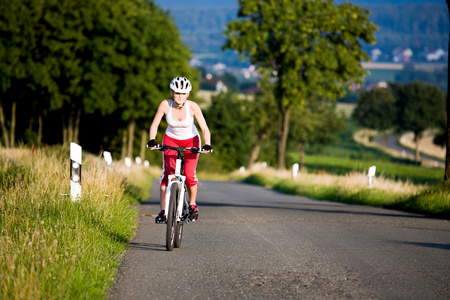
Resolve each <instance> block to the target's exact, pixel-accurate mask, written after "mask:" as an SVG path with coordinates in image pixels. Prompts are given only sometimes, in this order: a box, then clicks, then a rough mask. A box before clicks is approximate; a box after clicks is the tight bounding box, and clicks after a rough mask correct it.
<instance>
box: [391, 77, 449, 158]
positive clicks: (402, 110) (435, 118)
mask: <svg viewBox="0 0 450 300" xmlns="http://www.w3.org/2000/svg"><path fill="white" fill-rule="evenodd" d="M392 86H393V88H394V94H395V95H396V98H397V99H396V103H397V107H398V112H399V114H398V119H397V130H398V131H400V132H402V131H412V132H413V133H414V140H415V142H416V150H415V159H416V161H420V151H419V145H420V141H421V139H422V136H423V133H424V131H425V130H427V129H432V128H437V127H439V124H440V123H441V122H442V121H443V120H445V100H444V94H443V93H442V92H441V91H440V90H439V88H438V87H436V86H435V85H430V84H427V83H423V82H419V81H413V82H411V83H408V84H405V85H401V84H395V85H392Z"/></svg>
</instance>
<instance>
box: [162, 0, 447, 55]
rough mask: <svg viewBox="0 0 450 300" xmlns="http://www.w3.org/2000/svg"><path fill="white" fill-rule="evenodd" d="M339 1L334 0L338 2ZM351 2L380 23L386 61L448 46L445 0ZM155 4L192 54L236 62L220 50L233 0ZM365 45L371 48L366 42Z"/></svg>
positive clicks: (233, 12) (234, 14)
mask: <svg viewBox="0 0 450 300" xmlns="http://www.w3.org/2000/svg"><path fill="white" fill-rule="evenodd" d="M342 2H343V1H336V3H337V4H339V3H342ZM350 2H353V3H355V4H357V5H360V6H362V7H365V8H367V9H368V10H370V11H371V15H370V19H371V21H372V22H374V23H375V24H377V25H378V26H379V31H378V32H377V33H376V38H377V44H376V45H375V47H377V48H379V49H381V50H382V52H383V53H384V54H385V55H384V56H382V59H385V60H386V61H389V60H391V59H392V58H391V55H392V51H393V50H394V49H395V48H399V47H410V48H411V49H412V50H413V52H414V54H415V57H414V58H415V59H419V56H420V53H421V52H424V51H425V49H427V48H428V49H436V48H443V49H447V48H448V43H449V17H448V10H447V4H446V2H445V1H444V0H427V1H424V0H412V1H407V0H390V1H387V0H381V1H376V2H375V1H367V0H353V1H350ZM155 3H156V4H158V5H160V6H161V7H162V8H163V9H166V10H169V12H170V14H171V16H173V17H174V20H175V22H176V24H177V26H178V28H179V30H180V33H181V36H182V38H183V40H184V42H185V43H186V44H187V45H189V46H190V48H191V50H192V52H193V53H194V54H198V55H202V56H203V57H215V59H216V60H217V57H220V60H221V61H222V62H225V63H227V64H233V62H236V61H237V59H236V55H233V54H230V53H223V52H222V50H221V47H222V45H223V44H224V42H225V39H224V37H223V31H224V29H225V26H226V24H227V23H228V22H229V21H230V20H234V19H236V17H237V9H238V6H237V1H236V0H215V1H211V0H191V1H184V0H174V1H167V0H157V1H155ZM365 48H366V49H367V50H370V49H371V48H373V47H370V46H369V45H366V46H365ZM423 57H424V56H422V58H423ZM232 61H233V62H232Z"/></svg>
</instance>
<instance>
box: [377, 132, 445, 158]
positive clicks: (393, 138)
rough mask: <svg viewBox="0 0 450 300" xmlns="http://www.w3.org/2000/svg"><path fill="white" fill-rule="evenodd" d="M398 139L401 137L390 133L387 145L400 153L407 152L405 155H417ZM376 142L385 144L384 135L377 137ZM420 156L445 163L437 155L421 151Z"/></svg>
mask: <svg viewBox="0 0 450 300" xmlns="http://www.w3.org/2000/svg"><path fill="white" fill-rule="evenodd" d="M398 139H399V137H398V136H397V135H395V134H388V136H387V143H386V147H387V148H390V149H393V150H395V151H397V152H399V153H405V155H408V156H410V157H415V155H416V154H415V151H414V150H411V149H409V148H406V147H403V146H402V145H400V144H399V142H398ZM375 142H376V143H378V144H379V145H383V137H382V136H377V137H375ZM419 156H420V159H421V160H428V161H431V162H433V163H437V164H440V165H443V163H444V162H443V161H442V160H441V159H437V158H435V157H432V156H430V155H426V154H424V153H420V154H419Z"/></svg>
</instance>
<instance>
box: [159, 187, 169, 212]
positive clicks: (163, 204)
mask: <svg viewBox="0 0 450 300" xmlns="http://www.w3.org/2000/svg"><path fill="white" fill-rule="evenodd" d="M166 188H167V186H166V185H162V184H161V185H160V189H159V202H160V203H161V210H164V209H165V208H166Z"/></svg>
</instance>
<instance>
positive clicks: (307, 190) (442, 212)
mask: <svg viewBox="0 0 450 300" xmlns="http://www.w3.org/2000/svg"><path fill="white" fill-rule="evenodd" d="M240 180H241V181H243V182H246V183H251V184H257V185H261V186H265V187H268V188H272V189H274V190H277V191H280V192H282V193H287V194H292V195H299V196H306V197H310V198H313V199H317V200H327V201H336V202H343V203H349V204H361V205H371V206H377V207H386V208H392V209H397V210H403V211H409V212H414V213H418V214H423V215H428V216H433V217H438V218H444V219H450V186H449V185H448V184H437V185H434V186H428V185H419V184H413V183H411V182H410V181H408V180H406V181H402V180H393V179H390V178H386V177H383V176H378V177H377V178H376V179H375V181H374V182H373V185H372V186H370V187H369V186H368V178H367V176H366V175H365V174H364V173H357V172H351V173H348V174H346V175H343V176H339V175H331V174H320V175H317V174H311V173H306V172H302V173H300V174H299V176H298V177H297V178H296V179H293V178H292V177H291V176H290V174H289V173H286V172H285V173H280V172H277V171H275V170H267V171H264V172H258V173H251V174H247V175H245V176H244V177H241V178H240Z"/></svg>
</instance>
